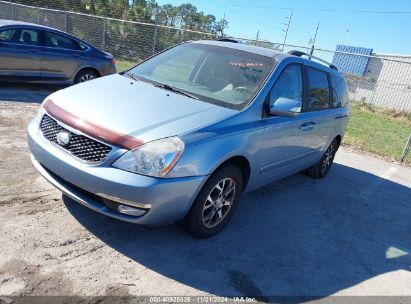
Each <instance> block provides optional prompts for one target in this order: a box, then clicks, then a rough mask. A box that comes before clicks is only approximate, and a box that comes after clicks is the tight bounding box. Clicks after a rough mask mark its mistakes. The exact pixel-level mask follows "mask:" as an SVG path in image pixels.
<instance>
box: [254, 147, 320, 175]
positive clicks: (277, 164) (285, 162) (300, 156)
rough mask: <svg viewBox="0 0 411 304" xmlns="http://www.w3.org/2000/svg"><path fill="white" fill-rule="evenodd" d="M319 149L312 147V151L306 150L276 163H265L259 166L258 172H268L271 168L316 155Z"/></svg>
mask: <svg viewBox="0 0 411 304" xmlns="http://www.w3.org/2000/svg"><path fill="white" fill-rule="evenodd" d="M320 150H321V147H319V148H316V149H313V150H312V151H309V152H306V153H304V154H300V155H297V156H294V157H290V158H287V159H284V160H281V161H279V162H276V163H272V164H268V165H265V166H263V167H261V169H260V173H261V174H263V173H266V172H269V171H271V170H274V169H278V168H281V167H284V166H287V165H289V164H291V163H295V162H298V161H300V160H305V159H307V158H309V157H311V156H315V155H317V153H318V152H319V151H320Z"/></svg>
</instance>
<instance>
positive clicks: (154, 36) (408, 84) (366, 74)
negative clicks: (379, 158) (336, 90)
mask: <svg viewBox="0 0 411 304" xmlns="http://www.w3.org/2000/svg"><path fill="white" fill-rule="evenodd" d="M0 18H2V19H13V20H19V21H26V22H32V23H37V24H41V25H46V26H50V27H54V28H57V29H60V30H62V31H65V32H67V33H70V34H72V35H75V36H77V37H79V38H81V39H83V40H85V41H87V42H89V43H91V44H93V45H95V46H96V47H98V48H100V49H102V50H104V51H107V52H109V53H111V54H113V55H114V56H115V57H116V59H117V60H123V61H125V62H129V65H132V64H133V63H135V62H138V61H140V60H143V59H145V58H147V57H149V56H151V55H152V54H154V53H156V52H159V51H162V50H164V49H166V48H169V47H171V46H173V45H175V44H178V43H180V42H183V41H187V40H199V39H217V38H219V37H217V36H215V35H212V34H210V33H204V32H198V31H193V30H188V29H181V28H175V27H170V26H164V25H157V24H156V23H155V22H154V23H144V22H133V21H126V20H119V19H113V18H107V17H101V16H94V15H88V14H83V13H77V12H66V11H62V10H54V9H46V8H39V7H33V6H28V5H22V4H16V3H11V2H5V1H0ZM240 39H242V40H243V41H244V42H245V43H248V44H252V45H257V46H261V47H265V48H270V49H274V50H278V51H284V52H287V51H289V50H300V51H303V52H306V53H309V52H310V51H311V49H310V48H309V47H304V46H298V45H283V44H281V43H275V42H270V41H261V40H252V39H245V38H240ZM312 51H313V55H314V56H316V57H319V58H322V59H324V60H326V61H329V62H331V61H333V58H334V56H335V55H336V54H340V55H345V56H346V58H345V65H347V64H348V65H350V64H351V65H354V64H358V62H362V63H363V64H364V71H363V72H362V73H360V74H358V73H357V74H355V73H349V72H345V73H344V69H342V72H343V73H344V74H345V76H346V79H347V82H348V86H349V94H350V98H351V100H354V101H359V102H365V103H370V104H373V105H377V106H380V107H383V108H386V109H394V110H397V111H405V112H411V56H410V57H406V56H395V55H378V56H377V55H373V54H371V55H363V54H353V53H345V54H344V52H338V51H334V50H323V49H318V48H317V49H313V50H312ZM126 65H127V64H126ZM339 68H340V67H339Z"/></svg>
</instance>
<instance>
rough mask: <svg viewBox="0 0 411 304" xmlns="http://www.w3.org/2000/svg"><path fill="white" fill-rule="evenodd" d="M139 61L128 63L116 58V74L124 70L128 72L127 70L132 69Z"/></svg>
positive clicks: (128, 61)
mask: <svg viewBox="0 0 411 304" xmlns="http://www.w3.org/2000/svg"><path fill="white" fill-rule="evenodd" d="M138 62H139V61H138V60H136V61H130V60H125V59H121V58H116V68H117V72H122V71H125V70H128V69H129V68H132V67H133V66H135V65H136V64H137V63H138Z"/></svg>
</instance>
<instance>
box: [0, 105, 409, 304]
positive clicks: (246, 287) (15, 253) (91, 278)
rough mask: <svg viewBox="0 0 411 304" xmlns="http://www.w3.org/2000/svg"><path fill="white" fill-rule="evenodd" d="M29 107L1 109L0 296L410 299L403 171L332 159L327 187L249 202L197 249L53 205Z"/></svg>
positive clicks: (163, 233) (374, 162) (301, 184)
mask: <svg viewBox="0 0 411 304" xmlns="http://www.w3.org/2000/svg"><path fill="white" fill-rule="evenodd" d="M37 109H38V104H29V103H16V102H2V103H0V156H1V157H0V168H1V176H0V247H1V251H0V295H3V296H13V295H80V296H84V295H88V296H102V295H133V296H138V295H149V296H150V295H151V296H153V295H174V296H197V295H216V296H223V295H231V296H234V295H236V296H246V295H248V296H254V297H259V298H260V299H262V300H266V301H269V297H270V296H286V295H292V296H301V295H311V296H315V297H318V298H322V297H327V296H330V295H393V296H411V256H410V253H411V237H410V235H411V234H410V233H411V221H410V218H411V199H410V198H411V170H410V169H409V168H404V167H401V166H397V165H395V164H391V163H387V162H385V161H383V160H379V159H374V158H371V157H369V156H364V155H360V154H357V153H354V152H350V151H348V150H346V149H342V150H341V151H340V152H339V155H338V157H337V159H336V164H335V166H334V167H333V168H332V171H331V172H330V175H329V176H328V177H327V178H326V179H324V180H321V181H317V180H313V179H311V178H308V177H307V176H305V175H303V174H297V175H295V176H292V177H289V178H287V179H284V180H282V181H279V182H277V183H275V184H273V185H269V186H267V187H264V188H262V189H260V190H258V191H254V192H252V193H249V194H247V195H245V196H244V197H243V198H242V200H241V204H240V206H239V208H238V210H237V212H236V214H235V215H234V216H233V218H232V222H231V223H230V225H228V226H227V227H226V229H225V230H224V231H223V232H222V233H221V234H219V235H218V236H216V237H214V238H212V239H208V240H196V239H193V238H191V237H190V236H188V235H187V234H185V233H184V232H183V231H182V230H180V229H179V228H178V227H176V226H169V227H161V228H145V227H140V226H136V225H132V224H128V223H122V222H118V221H115V220H111V219H109V218H107V217H104V216H101V215H99V214H97V213H95V212H93V211H90V210H88V209H87V208H85V207H82V206H80V205H79V204H77V203H75V202H73V201H71V200H70V199H68V198H65V197H62V195H61V193H60V192H58V191H57V190H55V189H54V188H53V187H52V186H50V185H49V184H48V183H47V182H46V181H45V180H44V179H43V178H42V177H40V175H39V174H37V172H36V171H35V169H34V167H33V166H32V165H31V162H30V158H29V152H28V148H27V144H26V131H25V129H26V125H27V123H28V121H29V119H30V118H31V117H33V116H34V115H35V114H36V111H37ZM409 298H410V297H408V299H409ZM403 303H404V302H403Z"/></svg>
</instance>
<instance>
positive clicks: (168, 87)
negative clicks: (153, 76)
mask: <svg viewBox="0 0 411 304" xmlns="http://www.w3.org/2000/svg"><path fill="white" fill-rule="evenodd" d="M153 85H154V86H156V87H159V88H163V89H165V90H168V91H171V92H174V93H177V94H181V95H184V96H187V97H190V98H192V99H196V100H198V97H196V96H194V95H191V94H190V93H187V92H185V91H183V90H180V89H179V88H176V87H173V86H171V85H168V84H165V83H153Z"/></svg>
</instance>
